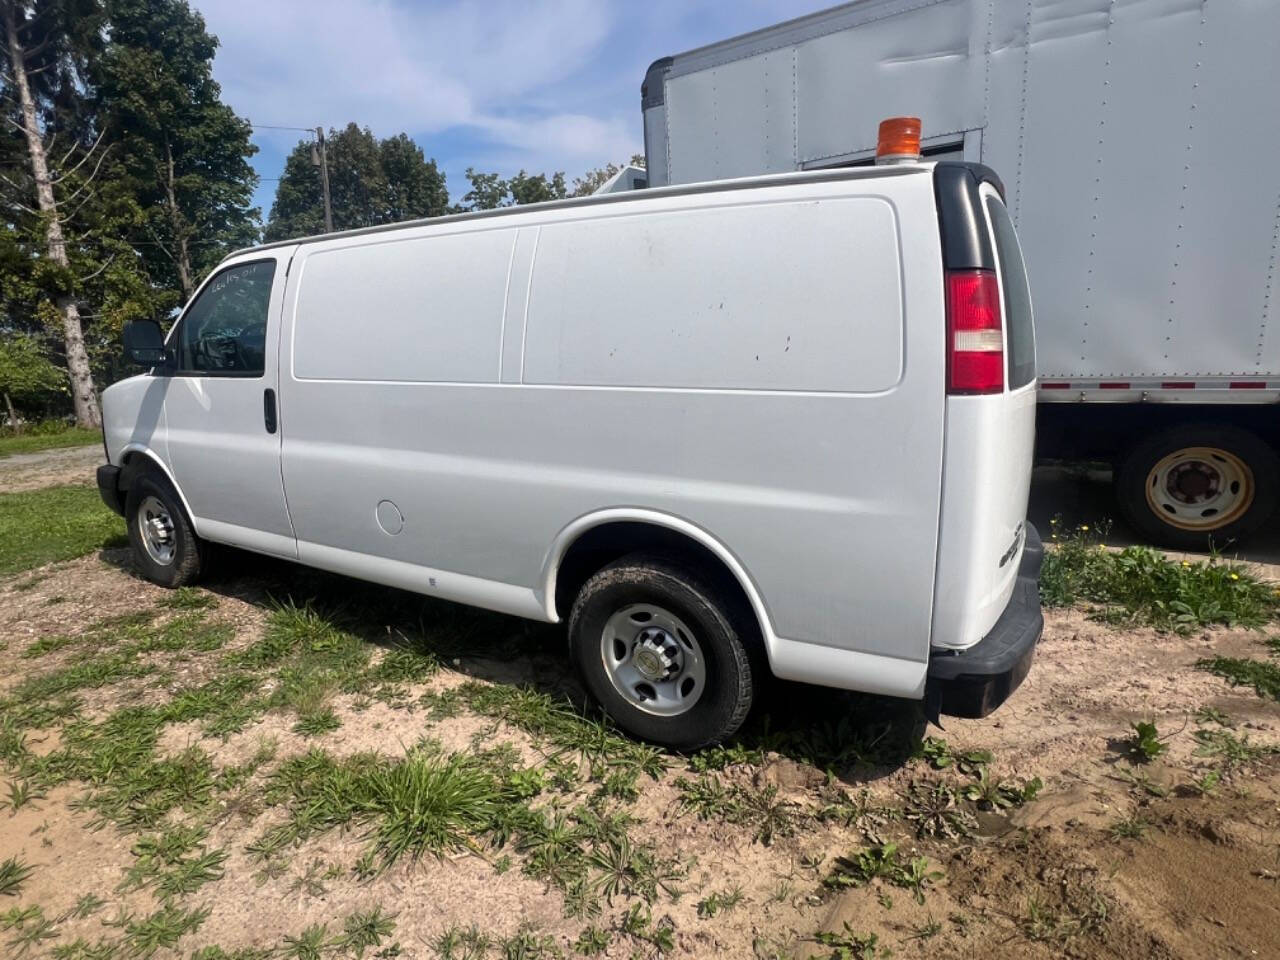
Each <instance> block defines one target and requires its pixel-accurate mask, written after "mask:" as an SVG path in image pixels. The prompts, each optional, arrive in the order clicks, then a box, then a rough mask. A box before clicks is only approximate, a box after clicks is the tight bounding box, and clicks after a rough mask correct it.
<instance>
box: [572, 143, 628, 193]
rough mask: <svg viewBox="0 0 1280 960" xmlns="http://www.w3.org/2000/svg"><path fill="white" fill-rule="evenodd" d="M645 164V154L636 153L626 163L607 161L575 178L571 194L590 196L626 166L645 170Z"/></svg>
mask: <svg viewBox="0 0 1280 960" xmlns="http://www.w3.org/2000/svg"><path fill="white" fill-rule="evenodd" d="M644 165H645V161H644V154H641V153H635V154H632V155H631V159H630V160H628V161H627V162H626V163H625V164H617V163H606V164H605V165H604V166H603V167H596V169H594V170H588V171H587V172H586V173H584V174H583V175H582V176H580V177H574V178H573V192H572V193H570V194H569V196H571V197H589V196H591V194H593V193H595V192H596V191H597V190H599V189H600V188H601V187H603V186H604V185H605V184H606V183H607V182H608V181H609V179H610V178H611V177H613V176H615V175H616V174H617V172H618V171H619V170H621V169H622V168H623V167H624V166H632V167H639V168H640V169H642V170H643V169H644Z"/></svg>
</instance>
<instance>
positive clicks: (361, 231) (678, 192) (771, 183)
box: [222, 161, 935, 261]
mask: <svg viewBox="0 0 1280 960" xmlns="http://www.w3.org/2000/svg"><path fill="white" fill-rule="evenodd" d="M934 166H935V164H933V163H931V162H929V161H923V162H921V163H904V164H889V165H885V166H861V167H836V168H832V169H829V170H801V171H793V172H789V173H771V174H766V175H764V176H756V177H741V178H738V179H734V180H706V181H703V182H700V183H683V184H677V185H675V186H670V187H646V188H645V189H643V190H628V191H624V192H619V193H605V194H591V195H589V196H585V197H568V198H566V199H564V200H549V201H546V202H543V203H528V204H520V205H516V206H511V207H499V208H497V209H495V210H473V211H468V212H466V213H450V214H445V215H444V216H440V217H424V218H420V219H417V220H402V221H400V222H399V223H383V224H378V225H377V226H373V227H358V228H356V229H354V230H336V231H334V232H333V233H319V234H315V235H312V236H309V237H295V238H293V239H290V240H275V241H272V242H271V243H262V244H258V245H257V246H253V247H242V248H241V249H239V250H234V251H232V252H231V253H229V254H227V255H226V256H225V257H223V258H222V259H223V261H226V260H230V259H231V258H232V257H238V256H241V255H242V254H246V253H257V252H259V251H261V250H273V249H277V248H279V247H291V246H294V245H296V244H303V243H319V242H320V241H322V240H334V239H337V238H341V237H360V236H364V235H366V234H370V233H386V232H389V231H394V230H407V229H410V228H411V227H422V226H427V225H433V224H437V223H458V222H461V221H467V220H480V219H484V218H489V217H510V216H515V215H518V214H522V213H530V212H533V211H540V210H564V209H571V208H575V207H587V206H594V205H596V204H606V203H633V202H635V201H637V200H644V199H649V198H657V197H672V196H684V195H687V194H698V193H717V192H722V191H726V190H751V189H754V188H757V187H778V186H786V185H788V184H793V183H813V182H820V181H827V180H863V179H875V178H880V177H901V176H910V175H912V174H915V173H923V172H926V171H932V170H933V167H934Z"/></svg>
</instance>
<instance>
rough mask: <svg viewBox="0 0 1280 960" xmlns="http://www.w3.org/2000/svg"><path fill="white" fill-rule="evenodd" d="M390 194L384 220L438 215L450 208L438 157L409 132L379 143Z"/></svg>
mask: <svg viewBox="0 0 1280 960" xmlns="http://www.w3.org/2000/svg"><path fill="white" fill-rule="evenodd" d="M378 154H379V157H380V159H381V161H382V173H383V176H384V177H385V179H386V195H385V201H384V207H383V210H382V218H383V219H382V221H381V222H382V223H398V222H400V221H401V220H414V219H417V218H419V217H438V216H440V215H441V214H442V213H444V212H445V211H447V210H448V208H449V191H448V190H446V189H445V186H444V174H442V173H440V171H439V170H437V169H436V163H435V161H434V160H427V158H426V156H425V155H424V154H423V152H422V148H421V147H420V146H418V145H417V144H416V143H414V142H413V141H412V140H411V139H409V137H408V136H407V135H406V134H403V133H401V134H398V135H397V136H394V137H388V138H387V139H385V140H383V141H382V142H381V143H380V144H379V145H378Z"/></svg>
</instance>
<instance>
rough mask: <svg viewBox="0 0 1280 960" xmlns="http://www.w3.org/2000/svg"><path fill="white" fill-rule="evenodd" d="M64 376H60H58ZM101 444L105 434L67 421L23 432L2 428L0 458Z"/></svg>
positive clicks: (46, 422) (30, 425)
mask: <svg viewBox="0 0 1280 960" xmlns="http://www.w3.org/2000/svg"><path fill="white" fill-rule="evenodd" d="M59 376H61V374H59ZM101 443H102V431H101V430H99V429H97V428H94V429H87V428H85V427H77V426H73V425H72V424H70V423H68V422H67V421H65V420H44V421H41V422H39V423H28V424H24V425H23V427H22V432H21V433H14V432H12V431H11V430H9V429H8V428H5V427H0V459H3V458H5V457H9V456H12V455H13V454H16V453H38V452H39V451H41V450H61V449H64V448H66V447H91V446H94V445H95V444H101Z"/></svg>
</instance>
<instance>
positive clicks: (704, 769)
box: [689, 743, 764, 773]
mask: <svg viewBox="0 0 1280 960" xmlns="http://www.w3.org/2000/svg"><path fill="white" fill-rule="evenodd" d="M762 763H764V751H763V750H754V749H751V748H749V747H747V746H745V745H743V744H741V743H731V744H729V745H727V746H715V747H708V748H707V749H705V750H699V751H698V752H697V753H695V754H693V756H691V757H690V758H689V769H690V770H692V771H693V772H694V773H709V772H711V771H713V770H723V769H724V768H725V767H738V766H752V767H755V766H759V765H760V764H762Z"/></svg>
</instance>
